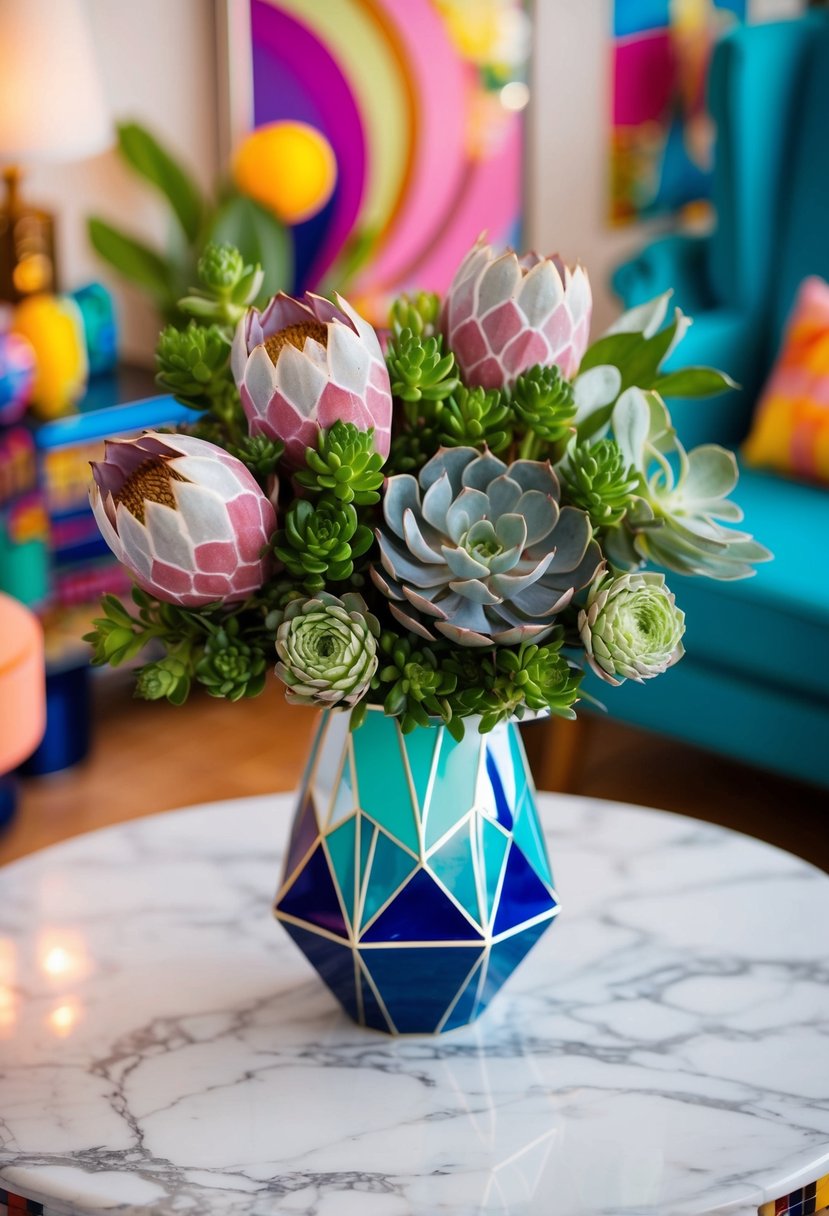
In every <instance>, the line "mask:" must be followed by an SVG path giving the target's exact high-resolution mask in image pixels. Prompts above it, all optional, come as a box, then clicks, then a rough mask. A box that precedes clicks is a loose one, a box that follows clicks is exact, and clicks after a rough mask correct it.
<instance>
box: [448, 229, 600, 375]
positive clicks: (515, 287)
mask: <svg viewBox="0 0 829 1216" xmlns="http://www.w3.org/2000/svg"><path fill="white" fill-rule="evenodd" d="M592 304H593V300H592V295H591V292H590V281H589V279H588V277H587V271H586V270H584V269H583V267H581V266H576V267H574V268H572V269H571V268H570V267H569V266H565V264H564V262H563V261H562V260H561V258H560V257H559V256H558V255H557V254H555V255H553V256H552V257H548V258H542V257H539V256H538V254H537V253H527V254H524V256H523V257H519V256H518V255H517V254H516V253H514V252H513V250H511V249H508V250H507V251H506V252H505V253H502V254H500V256H498V255H496V254H495V252H494V251H493V249H492V248H491V247H490V246H489V245H484V244H483V243H482V242H480V241H479V242H478V243H477V244H476V245H475V246H474V247H473V248H472V249H471V250H470V251H469V253H468V254H467V255H466V257H465V258H464V260H463V261H462V262H461V264H460V267H459V268H458V271H457V273H456V274H455V277H454V279H453V280H452V285H451V287H450V288H449V290H448V292H447V293H446V296H445V298H444V302H443V311H442V313H441V330H442V332H443V336H444V338H445V339H446V343H447V346H448V347H449V349H450V350H451V351H453V353H454V355H455V358H456V359H457V361H458V366H459V367H460V369H461V373H462V375H463V378H464V381H465V382H466V383H467V384H469V385H482V386H483V387H484V388H503V387H505V386H511V385H513V384H514V383H515V380H516V379H517V377H518V376H520V375H521V373H522V372H525V371H527V370H528V369H529V368H531V367H534V366H535V365H536V364H538V363H540V364H551V363H554V364H555V365H556V366H557V367H558V368H560V369H561V373H562V375H564V376H567V377H570V376H573V375H575V373H576V372H577V371H578V367H579V364H580V363H581V360H582V355H583V354H584V352H585V350H586V349H587V340H588V336H589V332H590V312H591V309H592Z"/></svg>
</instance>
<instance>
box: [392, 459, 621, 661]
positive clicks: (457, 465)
mask: <svg viewBox="0 0 829 1216" xmlns="http://www.w3.org/2000/svg"><path fill="white" fill-rule="evenodd" d="M421 491H423V496H422V499H421ZM383 511H384V515H385V519H386V526H385V527H383V528H380V529H378V532H377V537H378V540H379V543H380V560H381V562H382V564H383V571H382V572H381V571H380V570H378V569H377V568H376V567H373V568H372V571H371V574H372V578H373V579H374V582H375V583H376V584H377V586H378V587H379V588H380V589H381V591H383V592H384V593H385V594H386V595H387V596H388V597H389V600H390V601H391V603H390V608H391V611H392V613H393V615H394V616H395V618H396V619H397V620H398V621H399V622H400V623H401V624H402V625H404V626H405V627H406V628H407V629H410V630H412V632H413V633H417V634H419V635H420V636H421V637H424V638H430V639H433V638H434V634H433V633H432V631H431V627H433V628H434V629H436V630H437V631H438V633H442V634H443V635H444V636H445V637H447V638H450V639H451V640H452V641H454V642H458V643H459V644H460V645H462V646H491V645H493V643H498V644H505V645H506V644H509V645H511V644H513V643H515V642H522V641H524V640H525V639H526V638H536V639H539V638H542V637H545V636H546V635H547V634H549V633H550V631H551V630H552V629H553V627H554V625H555V615H556V613H558V612H560V611H561V610H562V609H563V608H565V607H566V606H567V605H568V604H569V603H570V600H571V599H572V598H573V595H574V594H575V592H576V591H577V590H578V588H580V587H583V586H585V585H586V584H587V583H589V582H590V581H591V580H592V579H593V577H594V575H595V574H596V572H597V570H598V569H599V566H600V565H601V562H602V554H601V550H600V549H599V546H598V544H597V543H596V542H595V541H594V540H592V539H591V537H592V528H591V526H590V520H589V519H588V517H587V515H585V513H584V512H583V511H579V510H577V509H576V508H575V507H563V508H562V507H559V484H558V479H557V478H556V475H555V473H554V472H553V470H552V468H551V466H550V465H549V463H546V462H541V461H535V460H517V461H515V463H514V464H511V465H509V467H507V465H505V464H504V462H503V461H502V460H498V459H497V457H495V456H493V455H492V454H491V453H490V452H486V451H485V452H484V454H483V455H481V454H480V453H479V452H477V451H476V450H475V449H474V448H441V449H440V451H439V452H438V454H437V455H436V456H433V457H432V459H431V460H430V461H429V462H428V463H427V464H426V465H424V466H423V468H422V469H421V471H420V478H419V484H418V481H417V480H416V479H415V478H414V477H412V476H411V475H410V474H408V473H401V474H399V475H398V476H396V477H390V478H389V479H388V481H387V482H386V487H385V493H384V498H383Z"/></svg>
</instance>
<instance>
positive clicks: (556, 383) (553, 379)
mask: <svg viewBox="0 0 829 1216" xmlns="http://www.w3.org/2000/svg"><path fill="white" fill-rule="evenodd" d="M510 405H511V407H512V411H513V413H514V414H515V416H516V418H517V419H518V421H519V422H522V423H523V424H524V426H525V427H527V428H528V429H529V430H530V431H531V432H532V434H533V435H535V436H536V437H537V438H538V439H541V440H543V442H544V443H558V442H559V440H561V439H563V438H564V437H565V436H566V435H568V434H569V432H570V431H571V429H572V426H573V421H574V419H575V416H576V403H575V399H574V396H573V386H572V385H571V384H570V381H569V380H565V379H564V377H563V376H562V374H561V372H560V371H559V369H558V368H557V367H556V366H555V364H553V365H552V366H550V367H542V366H541V365H540V364H536V366H535V367H532V368H530V370H529V371H528V372H525V373H524V374H523V375H522V376H519V377H518V379H517V380H516V382H515V386H514V387H513V389H512V393H511V395H510ZM529 454H530V453H529V452H527V453H522V455H529Z"/></svg>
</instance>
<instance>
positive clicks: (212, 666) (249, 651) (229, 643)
mask: <svg viewBox="0 0 829 1216" xmlns="http://www.w3.org/2000/svg"><path fill="white" fill-rule="evenodd" d="M267 666H268V664H267V660H266V658H265V655H264V652H263V651H262V650H260V649H259V648H258V647H257V646H253V645H250V644H249V643H248V642H245V641H244V640H243V638H242V636H241V632H240V626H239V620H238V618H237V617H231V618H230V619H229V620H227V621H226V622H225V623H224V624H223V625H221V626H219V628H217V629H216V630H214V631H213V632H212V633H211V635H210V637H209V638H208V639H207V642H206V643H205V647H204V653H203V655H202V657H201V658H200V659H199V661H198V663H197V664H196V679H197V680H198V682H199V683H200V684H203V685H204V687H205V688H206V689H207V691H208V692H209V693H210V695H211V697H224V698H225V699H226V700H228V701H239V700H241V699H242V697H258V696H259V694H260V693H261V691H262V689H263V688H264V687H265V676H266V674H267Z"/></svg>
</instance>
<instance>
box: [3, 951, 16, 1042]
mask: <svg viewBox="0 0 829 1216" xmlns="http://www.w3.org/2000/svg"><path fill="white" fill-rule="evenodd" d="M16 973H17V947H16V946H15V944H14V942H13V941H12V940H11V938H10V937H0V1035H2V1034H3V1032H4V1031H8V1030H10V1029H11V1027H12V1026H14V1024H15V1022H16V1020H17V992H16V991H15V987H14V984H15V976H16Z"/></svg>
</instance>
